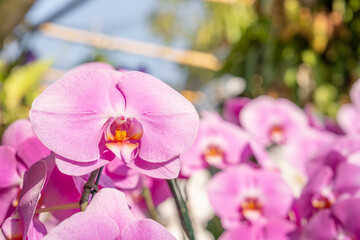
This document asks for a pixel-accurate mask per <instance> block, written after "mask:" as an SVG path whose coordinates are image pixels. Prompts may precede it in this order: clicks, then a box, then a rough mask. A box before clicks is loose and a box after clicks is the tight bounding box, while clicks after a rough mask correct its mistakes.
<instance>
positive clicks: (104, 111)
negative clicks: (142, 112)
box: [29, 69, 125, 162]
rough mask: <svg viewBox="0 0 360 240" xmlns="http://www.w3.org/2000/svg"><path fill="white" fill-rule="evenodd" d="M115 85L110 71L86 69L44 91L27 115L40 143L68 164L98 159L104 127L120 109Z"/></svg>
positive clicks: (120, 98)
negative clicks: (70, 161)
mask: <svg viewBox="0 0 360 240" xmlns="http://www.w3.org/2000/svg"><path fill="white" fill-rule="evenodd" d="M116 81H117V80H115V79H114V77H113V71H111V70H98V69H93V70H89V69H88V70H83V71H74V72H73V73H70V74H67V75H65V76H64V77H63V78H62V79H60V80H59V81H57V82H55V83H54V84H53V85H51V86H50V87H48V88H47V89H46V90H45V91H44V92H43V93H42V94H40V95H39V96H38V97H37V98H36V99H35V100H34V102H33V104H32V108H31V110H30V113H29V115H30V120H31V123H32V124H33V127H34V130H35V133H36V134H37V136H38V137H39V139H40V141H41V142H42V143H43V144H44V145H45V146H46V147H48V148H49V149H50V150H52V151H54V152H55V153H56V154H59V155H61V156H63V157H65V158H68V159H71V160H75V161H80V162H89V161H94V160H96V159H97V158H99V157H100V152H99V146H98V145H99V142H100V140H101V138H102V137H103V132H102V131H103V126H104V124H105V123H106V121H108V120H109V117H111V116H114V115H115V113H116V112H118V111H122V110H123V109H124V104H125V100H124V97H123V95H122V94H121V93H120V92H119V90H117V89H116Z"/></svg>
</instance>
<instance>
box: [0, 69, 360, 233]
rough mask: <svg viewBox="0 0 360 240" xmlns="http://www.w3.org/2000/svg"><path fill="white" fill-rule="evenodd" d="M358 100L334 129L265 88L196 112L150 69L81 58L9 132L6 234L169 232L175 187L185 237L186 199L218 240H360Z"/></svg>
mask: <svg viewBox="0 0 360 240" xmlns="http://www.w3.org/2000/svg"><path fill="white" fill-rule="evenodd" d="M350 95H351V100H352V103H351V104H350V103H349V104H345V105H343V106H342V107H341V109H340V110H339V112H338V115H337V124H336V123H335V122H334V121H332V120H331V119H328V118H325V117H322V116H319V115H317V114H316V113H315V112H314V110H313V109H312V107H311V106H310V105H309V106H306V107H305V108H304V110H303V109H301V108H299V107H298V106H296V105H295V104H294V103H292V102H290V101H288V100H286V99H275V98H272V97H269V96H260V97H257V98H255V99H252V100H250V99H247V98H234V99H230V100H228V101H227V102H225V104H224V111H223V113H224V114H223V117H222V116H220V115H219V114H218V113H213V112H205V111H204V112H202V118H201V120H200V121H199V117H198V113H197V111H196V110H195V108H194V107H193V105H192V104H191V103H190V102H189V101H187V100H186V99H185V98H184V97H183V96H182V95H181V94H179V93H178V92H176V91H175V90H173V89H172V88H170V87H169V86H168V85H166V84H165V83H163V82H161V81H160V80H158V79H156V78H154V77H152V76H150V75H148V74H145V73H141V72H127V71H121V72H120V71H116V70H115V69H113V68H112V67H111V66H109V65H107V64H101V63H89V64H85V65H82V66H80V67H77V68H75V69H73V70H71V71H70V72H68V73H67V74H65V75H64V76H63V77H62V78H61V79H60V80H58V81H57V82H55V83H54V84H53V85H51V86H49V87H48V88H47V89H46V90H45V91H44V92H43V93H42V94H40V95H39V96H38V97H37V98H36V99H35V101H34V102H33V105H32V108H31V110H30V113H29V118H30V119H29V120H27V119H22V120H18V121H16V122H14V123H13V124H12V125H10V126H9V127H8V128H7V130H6V131H5V133H4V135H3V137H2V145H1V146H0V162H1V164H0V171H1V173H2V175H1V179H0V225H1V231H0V239H24V240H26V239H28V240H33V239H36V240H37V239H62V240H64V239H65V240H66V239H122V240H128V239H129V240H130V239H150V240H151V239H154V240H155V239H171V240H172V239H175V237H174V236H173V231H172V230H171V233H170V232H169V229H172V226H171V224H172V222H173V221H172V220H171V218H167V219H166V217H164V216H162V215H161V213H162V212H163V210H162V209H163V208H164V204H165V203H166V202H167V201H166V200H167V199H168V198H169V197H171V195H173V196H174V197H175V200H176V204H177V207H178V210H179V212H180V213H181V214H183V215H181V220H182V221H181V222H182V224H183V227H184V230H185V233H186V234H187V236H188V237H189V238H190V239H193V237H192V234H193V230H192V228H191V226H189V219H188V217H189V216H186V215H184V212H186V211H187V207H189V209H188V211H189V212H190V217H191V220H192V223H193V227H194V231H195V235H196V237H197V238H198V239H213V238H214V237H213V236H212V235H211V234H209V233H208V232H207V231H206V230H204V229H205V227H206V226H207V225H208V221H209V220H210V219H212V218H213V217H214V215H213V213H215V214H216V215H217V217H219V218H220V222H221V226H220V230H221V229H223V230H224V231H223V232H220V233H219V232H218V233H219V234H221V236H220V239H221V240H235V239H249V240H270V239H272V240H273V239H276V240H279V239H280V240H281V239H290V240H308V239H310V240H312V239H314V240H317V239H324V240H332V239H360V178H359V176H360V135H359V131H358V130H357V121H358V119H360V81H359V82H357V83H355V85H354V87H353V89H352V90H351V93H350ZM359 129H360V128H359ZM204 172H205V175H202V176H203V177H204V178H206V180H205V181H204V180H201V179H199V176H200V175H199V174H198V173H204ZM177 177H179V182H180V188H182V187H183V186H185V187H187V189H186V191H185V192H186V193H187V200H188V206H186V205H185V204H184V202H182V196H181V190H180V189H177V188H178V185H177V184H173V185H172V183H171V182H172V181H173V180H170V179H174V178H177ZM167 181H168V182H167ZM184 183H186V184H184ZM169 186H170V188H169ZM194 186H195V187H194ZM193 187H194V188H193ZM203 193H204V194H203ZM206 201H207V202H208V203H209V205H210V207H209V208H208V205H206V203H205V202H206ZM172 206H173V205H172ZM172 208H174V209H175V207H172ZM205 209H206V211H207V212H206V213H203V212H201V210H205ZM80 210H81V211H80ZM165 212H169V211H168V210H165ZM214 219H215V220H216V218H214ZM214 219H213V220H214ZM215 220H214V221H215ZM177 221H178V220H177ZM178 222H179V221H178ZM209 229H210V227H209ZM210 230H211V229H210ZM181 234H182V233H181Z"/></svg>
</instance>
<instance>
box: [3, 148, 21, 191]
mask: <svg viewBox="0 0 360 240" xmlns="http://www.w3.org/2000/svg"><path fill="white" fill-rule="evenodd" d="M0 162H1V164H0V172H1V178H0V188H6V187H10V186H14V185H19V184H20V182H21V178H20V176H19V174H18V172H17V160H16V153H15V150H14V149H13V148H12V147H9V146H0Z"/></svg>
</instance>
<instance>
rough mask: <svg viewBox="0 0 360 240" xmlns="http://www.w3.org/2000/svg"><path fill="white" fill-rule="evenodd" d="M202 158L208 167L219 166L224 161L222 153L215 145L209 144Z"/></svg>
mask: <svg viewBox="0 0 360 240" xmlns="http://www.w3.org/2000/svg"><path fill="white" fill-rule="evenodd" d="M204 157H205V160H206V162H207V163H209V164H210V165H212V164H219V163H221V162H222V161H223V160H224V151H223V150H222V148H221V147H220V146H218V145H216V144H209V145H208V146H207V147H206V149H205V151H204Z"/></svg>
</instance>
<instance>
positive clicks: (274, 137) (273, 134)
mask: <svg viewBox="0 0 360 240" xmlns="http://www.w3.org/2000/svg"><path fill="white" fill-rule="evenodd" d="M284 132H285V131H284V128H283V127H282V126H281V125H277V124H276V125H274V126H272V128H271V129H270V139H271V141H272V142H274V143H281V142H283V141H284V140H285V134H284Z"/></svg>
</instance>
